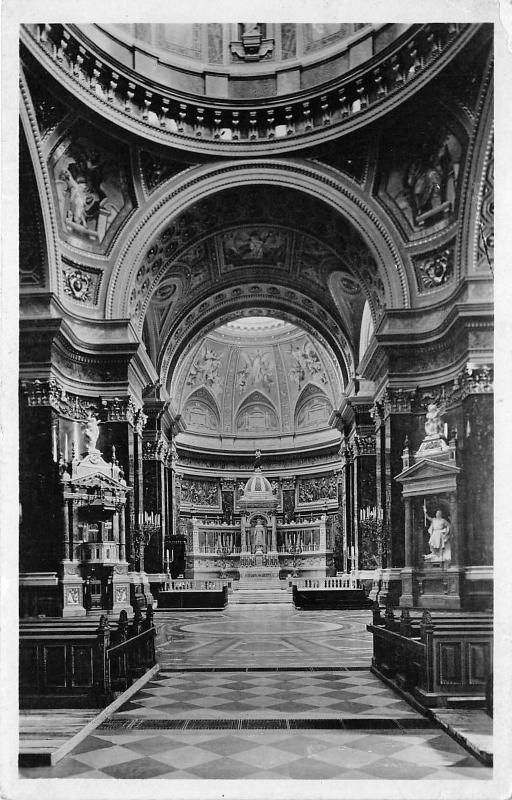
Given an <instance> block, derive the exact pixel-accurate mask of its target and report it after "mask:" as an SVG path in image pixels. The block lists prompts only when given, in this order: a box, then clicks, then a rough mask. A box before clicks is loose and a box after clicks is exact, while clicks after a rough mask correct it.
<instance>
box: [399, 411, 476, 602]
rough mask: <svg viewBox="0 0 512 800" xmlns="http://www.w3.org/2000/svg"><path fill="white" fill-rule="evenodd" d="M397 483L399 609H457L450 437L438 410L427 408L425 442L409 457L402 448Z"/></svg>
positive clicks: (457, 544) (459, 567) (458, 538)
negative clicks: (401, 527) (401, 554)
mask: <svg viewBox="0 0 512 800" xmlns="http://www.w3.org/2000/svg"><path fill="white" fill-rule="evenodd" d="M402 461H403V467H404V468H403V470H402V472H401V473H400V474H399V475H397V476H396V478H395V480H397V481H399V482H400V483H401V484H402V487H403V488H402V496H403V499H404V506H405V566H404V568H403V569H402V570H401V580H402V594H401V597H400V606H402V607H405V608H407V607H418V608H440V609H455V610H456V609H460V608H461V596H462V580H463V576H464V567H463V563H462V558H463V548H462V531H461V528H460V525H459V514H458V484H459V476H460V473H461V469H460V467H458V466H457V443H456V438H455V436H452V437H451V438H450V439H449V441H447V440H446V439H445V437H444V435H443V424H442V421H441V411H440V409H439V408H438V407H437V405H435V404H434V403H431V404H430V405H429V406H428V408H427V415H426V422H425V437H424V439H423V441H422V442H421V444H420V446H419V448H418V450H417V451H416V453H414V454H413V455H411V454H410V452H409V446H408V443H407V442H406V446H405V447H404V450H403V455H402Z"/></svg>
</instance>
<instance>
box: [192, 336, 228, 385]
mask: <svg viewBox="0 0 512 800" xmlns="http://www.w3.org/2000/svg"><path fill="white" fill-rule="evenodd" d="M220 366H221V353H219V352H217V351H216V350H214V349H213V348H212V347H209V346H208V345H204V346H203V348H202V350H201V353H200V354H199V355H198V356H197V358H196V359H195V361H194V363H193V364H192V366H191V368H190V371H189V374H188V377H187V380H186V385H187V386H201V385H204V386H207V387H208V388H209V389H211V390H212V391H213V392H215V393H217V392H219V391H220V389H221V379H220V374H219V370H220Z"/></svg>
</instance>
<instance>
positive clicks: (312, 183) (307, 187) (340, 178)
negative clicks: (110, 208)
mask: <svg viewBox="0 0 512 800" xmlns="http://www.w3.org/2000/svg"><path fill="white" fill-rule="evenodd" d="M249 184H253V185H256V184H266V185H270V186H280V187H284V188H287V189H290V190H293V191H297V192H301V193H303V194H306V195H308V196H309V197H311V198H313V199H314V200H315V201H317V202H318V201H319V200H320V202H322V203H324V204H325V205H326V206H327V207H329V208H330V209H332V210H334V211H335V212H336V213H338V214H339V215H340V218H341V219H342V220H343V221H344V222H345V223H349V224H350V225H351V226H352V228H353V229H354V230H355V231H356V232H357V234H358V235H359V237H360V238H361V240H362V241H363V242H364V244H365V245H366V247H367V248H368V251H369V253H370V254H371V256H372V259H373V261H374V263H375V270H376V278H378V280H379V282H380V284H381V285H382V292H383V295H384V297H383V302H384V304H385V305H386V306H387V307H392V308H407V307H409V305H410V288H409V287H410V280H411V276H412V272H411V268H410V264H409V259H408V258H407V256H406V255H405V254H404V252H403V250H402V248H401V244H400V241H399V237H398V235H397V234H396V233H395V231H394V230H393V228H392V226H391V225H387V224H386V225H385V224H384V223H383V221H382V217H383V214H382V210H381V209H378V208H377V206H376V204H375V202H374V201H373V200H372V199H371V198H369V197H368V196H367V195H365V194H364V192H363V191H362V189H361V188H360V187H359V186H358V185H357V184H356V183H355V181H353V180H351V179H350V178H348V177H347V176H345V175H342V174H341V173H339V172H337V171H335V170H332V169H330V168H327V167H325V168H324V167H323V166H321V165H319V164H317V163H315V164H313V163H311V162H308V161H305V160H303V161H299V160H286V161H285V160H278V159H273V160H261V161H255V160H252V159H251V160H241V161H229V162H225V163H222V164H220V165H219V164H216V165H213V166H212V165H207V166H201V167H194V168H192V169H190V170H187V171H186V173H185V174H184V175H183V176H182V177H181V178H178V179H177V180H176V179H174V180H169V181H168V182H167V183H166V184H164V186H163V187H162V188H161V189H160V190H158V191H157V192H155V197H154V199H153V201H152V203H151V205H150V206H149V207H148V206H145V207H144V209H141V210H140V211H139V212H137V213H136V215H135V216H134V217H133V218H132V230H131V233H130V235H129V236H128V237H127V238H126V240H125V241H124V244H123V245H122V247H121V249H120V250H119V251H118V253H117V258H116V263H115V266H114V269H113V272H112V276H111V279H110V283H109V287H108V291H107V297H106V309H105V315H106V317H107V318H126V317H128V316H130V294H131V292H132V290H133V288H134V286H135V283H136V276H137V273H138V271H139V269H140V267H141V264H142V261H143V259H144V256H145V254H146V252H147V251H148V250H149V248H150V247H151V245H152V243H153V242H154V240H155V239H156V237H157V236H158V235H159V234H160V233H161V232H162V231H163V230H164V228H165V227H166V226H168V225H169V224H170V223H171V222H172V221H173V220H174V219H175V218H177V217H178V216H179V215H180V214H182V213H183V212H186V211H187V209H190V208H191V207H192V206H193V205H194V204H195V203H197V202H198V201H200V200H203V199H205V198H207V197H211V196H214V195H216V194H217V193H219V192H222V191H224V190H226V189H229V188H233V187H245V188H247V186H248V185H249ZM146 288H147V287H146ZM150 297H151V291H149V292H148V293H147V294H146V296H145V298H144V300H143V302H142V304H141V308H140V313H139V314H138V316H137V317H136V318H134V320H133V322H134V324H135V326H136V328H137V329H141V328H142V324H143V320H144V316H145V313H146V310H147V307H148V304H149V301H150ZM368 299H369V302H370V304H371V305H373V300H372V297H371V296H369V297H368ZM372 310H373V311H374V312H375V306H374V305H373V308H372Z"/></svg>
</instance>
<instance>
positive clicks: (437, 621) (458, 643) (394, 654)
mask: <svg viewBox="0 0 512 800" xmlns="http://www.w3.org/2000/svg"><path fill="white" fill-rule="evenodd" d="M420 615H421V616H420ZM367 629H368V630H369V631H370V632H371V633H372V634H373V659H372V667H373V668H374V670H375V671H377V672H378V673H379V674H381V675H383V676H384V677H385V678H387V679H388V680H390V681H391V682H392V683H393V684H395V685H396V686H397V688H399V689H401V690H403V691H406V692H408V693H410V694H411V695H412V696H413V697H414V698H415V699H416V700H418V701H419V702H420V703H421V704H422V705H424V706H426V707H431V706H439V705H445V704H446V703H447V702H448V703H449V702H450V698H452V700H453V702H455V701H457V702H464V701H467V702H474V701H479V702H480V703H481V705H484V698H485V691H486V684H487V681H488V678H489V674H490V673H491V671H492V641H493V628H492V617H491V615H490V614H485V613H467V612H466V613H465V612H443V611H436V612H433V613H432V614H431V613H430V612H429V611H428V610H426V609H425V610H424V611H423V613H421V609H418V610H412V611H410V610H408V609H402V611H401V616H400V618H397V617H396V616H395V613H394V609H393V607H392V606H391V605H388V606H387V607H386V611H385V614H384V617H383V616H382V613H381V610H380V608H379V606H378V603H375V604H374V610H373V623H372V624H371V625H368V626H367Z"/></svg>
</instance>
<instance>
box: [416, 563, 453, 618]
mask: <svg viewBox="0 0 512 800" xmlns="http://www.w3.org/2000/svg"><path fill="white" fill-rule="evenodd" d="M462 575H463V570H461V568H460V567H458V566H453V567H452V566H445V565H444V564H443V563H442V562H432V563H430V564H429V563H427V564H425V566H424V568H423V570H422V571H421V572H418V578H417V580H418V585H419V595H418V607H419V608H429V609H430V608H443V609H446V610H459V609H460V608H461V601H460V598H461V582H462Z"/></svg>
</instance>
